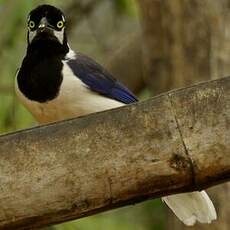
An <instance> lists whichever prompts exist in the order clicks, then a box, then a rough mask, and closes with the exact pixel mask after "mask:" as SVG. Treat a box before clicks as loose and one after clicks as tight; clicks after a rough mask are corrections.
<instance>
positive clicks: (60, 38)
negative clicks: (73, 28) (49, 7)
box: [54, 28, 64, 44]
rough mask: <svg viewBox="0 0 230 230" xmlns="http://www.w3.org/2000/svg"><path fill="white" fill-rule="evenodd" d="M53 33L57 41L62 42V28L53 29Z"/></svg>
mask: <svg viewBox="0 0 230 230" xmlns="http://www.w3.org/2000/svg"><path fill="white" fill-rule="evenodd" d="M54 35H55V37H56V38H57V39H58V41H59V42H60V43H61V44H63V42H64V28H63V29H62V30H61V31H57V30H54Z"/></svg>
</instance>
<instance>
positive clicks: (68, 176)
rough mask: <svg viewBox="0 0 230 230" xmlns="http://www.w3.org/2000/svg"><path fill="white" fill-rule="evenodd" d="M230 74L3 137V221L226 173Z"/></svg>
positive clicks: (128, 199)
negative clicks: (141, 100)
mask: <svg viewBox="0 0 230 230" xmlns="http://www.w3.org/2000/svg"><path fill="white" fill-rule="evenodd" d="M229 92H230V77H228V78H223V79H219V80H216V81H210V82H206V83H202V84H199V85H195V86H192V87H189V88H185V89H180V90H177V91H172V92H169V93H166V94H162V95H160V96H157V97H155V98H152V99H150V100H146V101H143V102H139V103H136V104H133V105H128V106H124V107H121V108H118V109H113V110H109V111H105V112H100V113H96V114H91V115H89V116H85V117H81V118H77V119H72V120H68V121H63V122H59V123H55V124H50V125H47V126H41V127H36V128H32V129H28V130H22V131H19V132H16V133H12V134H8V135H4V136H1V137H0V207H1V208H0V229H4V230H7V229H10V230H12V229H32V228H35V227H42V226H46V225H50V224H54V223H60V222H63V221H67V220H71V219H77V218H80V217H83V216H88V215H93V214H96V213H99V212H102V211H105V210H110V209H113V208H115V207H120V206H124V205H127V204H134V203H137V202H140V201H143V200H146V199H150V198H155V197H160V196H165V195H168V194H174V193H180V192H188V191H193V190H200V189H204V188H207V187H209V186H212V185H215V184H218V183H222V182H225V181H229V179H230V138H229V137H230V135H229V134H230V131H229V127H230V126H229V125H230V93H229Z"/></svg>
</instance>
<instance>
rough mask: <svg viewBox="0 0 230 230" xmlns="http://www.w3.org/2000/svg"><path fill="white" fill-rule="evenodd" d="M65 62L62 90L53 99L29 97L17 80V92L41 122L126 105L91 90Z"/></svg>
mask: <svg viewBox="0 0 230 230" xmlns="http://www.w3.org/2000/svg"><path fill="white" fill-rule="evenodd" d="M63 64H64V66H63V72H64V73H65V74H64V77H63V82H62V85H61V88H60V92H59V95H58V96H57V97H56V98H55V99H53V100H51V101H48V102H45V103H39V102H35V101H31V100H29V99H27V98H26V97H25V96H24V95H23V94H22V93H21V92H20V91H19V89H18V86H17V81H16V93H17V95H18V97H19V99H20V100H21V101H22V103H23V104H24V105H25V107H26V108H27V109H28V110H29V111H30V112H31V113H32V114H33V116H34V117H35V119H36V120H37V121H38V122H39V123H50V122H55V121H60V120H64V119H68V118H74V117H78V116H82V115H86V114H89V113H95V112H99V111H103V110H107V109H111V108H116V107H119V106H123V105H124V104H123V103H121V102H118V101H115V100H112V99H109V98H106V97H104V96H101V95H99V94H97V93H94V92H92V91H91V90H89V89H88V88H87V87H86V86H85V85H84V83H82V81H81V80H79V79H78V78H77V77H75V76H74V75H73V73H72V71H71V69H70V68H69V67H68V66H67V65H66V64H65V63H63Z"/></svg>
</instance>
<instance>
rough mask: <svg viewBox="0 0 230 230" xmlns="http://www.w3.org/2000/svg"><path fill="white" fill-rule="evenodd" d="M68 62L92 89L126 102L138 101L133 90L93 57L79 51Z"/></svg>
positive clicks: (74, 71)
mask: <svg viewBox="0 0 230 230" xmlns="http://www.w3.org/2000/svg"><path fill="white" fill-rule="evenodd" d="M67 64H68V65H69V67H70V68H71V69H72V71H73V73H74V74H75V75H76V77H78V78H79V79H80V80H81V81H82V82H83V83H84V84H86V85H87V86H88V87H89V88H90V89H91V90H93V91H95V92H97V93H100V94H103V95H104V96H107V97H109V98H112V99H115V100H117V101H120V102H123V103H125V104H130V103H133V102H136V101H138V99H137V98H136V97H135V96H134V95H133V94H132V92H131V91H129V90H128V89H127V88H126V87H125V86H123V85H122V84H121V83H120V82H119V81H118V80H116V79H115V78H113V76H112V75H111V74H110V73H109V72H107V71H106V70H105V69H104V68H103V67H102V66H101V65H99V64H98V63H96V62H95V61H94V60H92V59H91V58H89V57H87V56H85V55H82V54H79V53H78V54H77V56H76V58H75V59H67Z"/></svg>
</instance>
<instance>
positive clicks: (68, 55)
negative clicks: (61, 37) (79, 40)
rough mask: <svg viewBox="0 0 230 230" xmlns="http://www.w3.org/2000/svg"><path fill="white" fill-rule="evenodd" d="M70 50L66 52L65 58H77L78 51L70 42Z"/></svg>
mask: <svg viewBox="0 0 230 230" xmlns="http://www.w3.org/2000/svg"><path fill="white" fill-rule="evenodd" d="M68 47H69V52H68V53H67V54H66V56H65V59H67V60H69V59H75V58H76V53H75V52H74V51H73V50H72V49H71V48H70V46H69V44H68Z"/></svg>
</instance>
